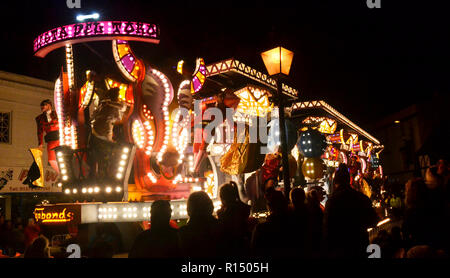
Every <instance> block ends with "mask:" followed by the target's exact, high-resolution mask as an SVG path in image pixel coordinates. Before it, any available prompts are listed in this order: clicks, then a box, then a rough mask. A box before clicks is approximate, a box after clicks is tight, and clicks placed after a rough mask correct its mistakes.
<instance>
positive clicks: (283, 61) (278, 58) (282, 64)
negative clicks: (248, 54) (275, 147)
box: [261, 46, 294, 197]
mask: <svg viewBox="0 0 450 278" xmlns="http://www.w3.org/2000/svg"><path fill="white" fill-rule="evenodd" d="M261 57H262V59H263V62H264V65H265V66H266V69H267V72H268V73H269V75H270V76H272V77H274V78H275V79H276V81H277V97H276V98H275V99H276V104H277V106H278V114H279V121H280V140H281V142H280V143H281V155H282V165H283V181H284V194H285V196H286V197H288V196H289V191H290V190H291V179H290V176H289V159H288V150H287V140H286V139H287V138H286V124H285V120H284V107H285V103H284V97H283V91H282V87H281V81H282V79H283V78H286V77H287V76H288V75H289V71H290V69H291V64H292V59H293V58H294V52H292V51H289V50H287V49H286V48H283V47H281V46H279V47H275V48H273V49H270V50H267V51H265V52H263V53H261Z"/></svg>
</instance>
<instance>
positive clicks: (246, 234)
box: [217, 182, 251, 255]
mask: <svg viewBox="0 0 450 278" xmlns="http://www.w3.org/2000/svg"><path fill="white" fill-rule="evenodd" d="M219 196H220V200H221V202H222V207H221V208H220V209H219V210H218V211H217V217H218V219H219V223H220V224H221V226H222V229H223V235H224V237H223V239H222V240H223V241H222V243H223V245H224V247H225V248H226V249H225V250H224V252H225V254H224V255H234V254H239V255H245V254H248V252H249V249H250V237H251V231H250V230H249V216H250V208H251V207H250V206H249V205H246V204H244V203H243V202H241V200H240V199H239V192H238V188H237V184H236V183H235V182H230V183H225V184H223V185H222V186H221V187H220V189H219Z"/></svg>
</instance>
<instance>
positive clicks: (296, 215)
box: [289, 187, 308, 257]
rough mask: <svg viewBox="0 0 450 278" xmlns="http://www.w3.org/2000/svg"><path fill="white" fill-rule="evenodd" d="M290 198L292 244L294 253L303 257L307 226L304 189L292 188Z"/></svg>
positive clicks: (304, 254)
mask: <svg viewBox="0 0 450 278" xmlns="http://www.w3.org/2000/svg"><path fill="white" fill-rule="evenodd" d="M289 198H290V199H291V203H292V204H291V213H292V223H293V225H292V230H293V234H294V235H293V238H292V240H293V242H292V243H293V244H295V247H296V249H297V250H296V254H297V255H298V256H300V257H305V256H306V255H307V254H306V243H307V240H308V239H307V237H306V236H307V228H308V211H307V209H306V204H305V198H306V195H305V190H303V188H301V187H294V188H292V190H291V192H290V193H289Z"/></svg>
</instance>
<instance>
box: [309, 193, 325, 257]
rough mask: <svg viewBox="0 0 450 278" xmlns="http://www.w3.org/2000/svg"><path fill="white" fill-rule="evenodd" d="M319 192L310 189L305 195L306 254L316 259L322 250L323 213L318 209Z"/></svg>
mask: <svg viewBox="0 0 450 278" xmlns="http://www.w3.org/2000/svg"><path fill="white" fill-rule="evenodd" d="M321 194H322V193H321V192H319V191H318V190H317V189H311V190H310V191H308V193H307V194H306V208H307V211H308V230H307V234H306V237H307V238H308V241H307V250H308V254H309V255H310V256H311V257H314V258H317V257H319V256H320V253H321V249H322V232H323V211H322V208H321V207H320V200H321Z"/></svg>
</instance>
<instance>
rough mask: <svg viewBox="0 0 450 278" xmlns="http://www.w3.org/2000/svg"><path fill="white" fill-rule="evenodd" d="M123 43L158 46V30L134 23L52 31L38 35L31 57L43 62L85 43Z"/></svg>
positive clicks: (88, 24) (74, 26) (91, 24)
mask: <svg viewBox="0 0 450 278" xmlns="http://www.w3.org/2000/svg"><path fill="white" fill-rule="evenodd" d="M104 40H127V41H142V42H149V43H155V44H158V43H159V26H158V25H156V24H151V23H143V22H135V21H94V22H80V23H74V24H70V25H65V26H61V27H56V28H53V29H52V30H49V31H47V32H44V33H42V34H41V35H39V36H38V37H37V38H36V39H35V40H34V43H33V50H34V55H35V56H37V57H41V58H44V57H45V56H46V55H47V54H48V53H49V52H51V51H53V50H55V49H57V48H60V47H64V46H65V45H67V44H76V43H82V42H89V41H104Z"/></svg>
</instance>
